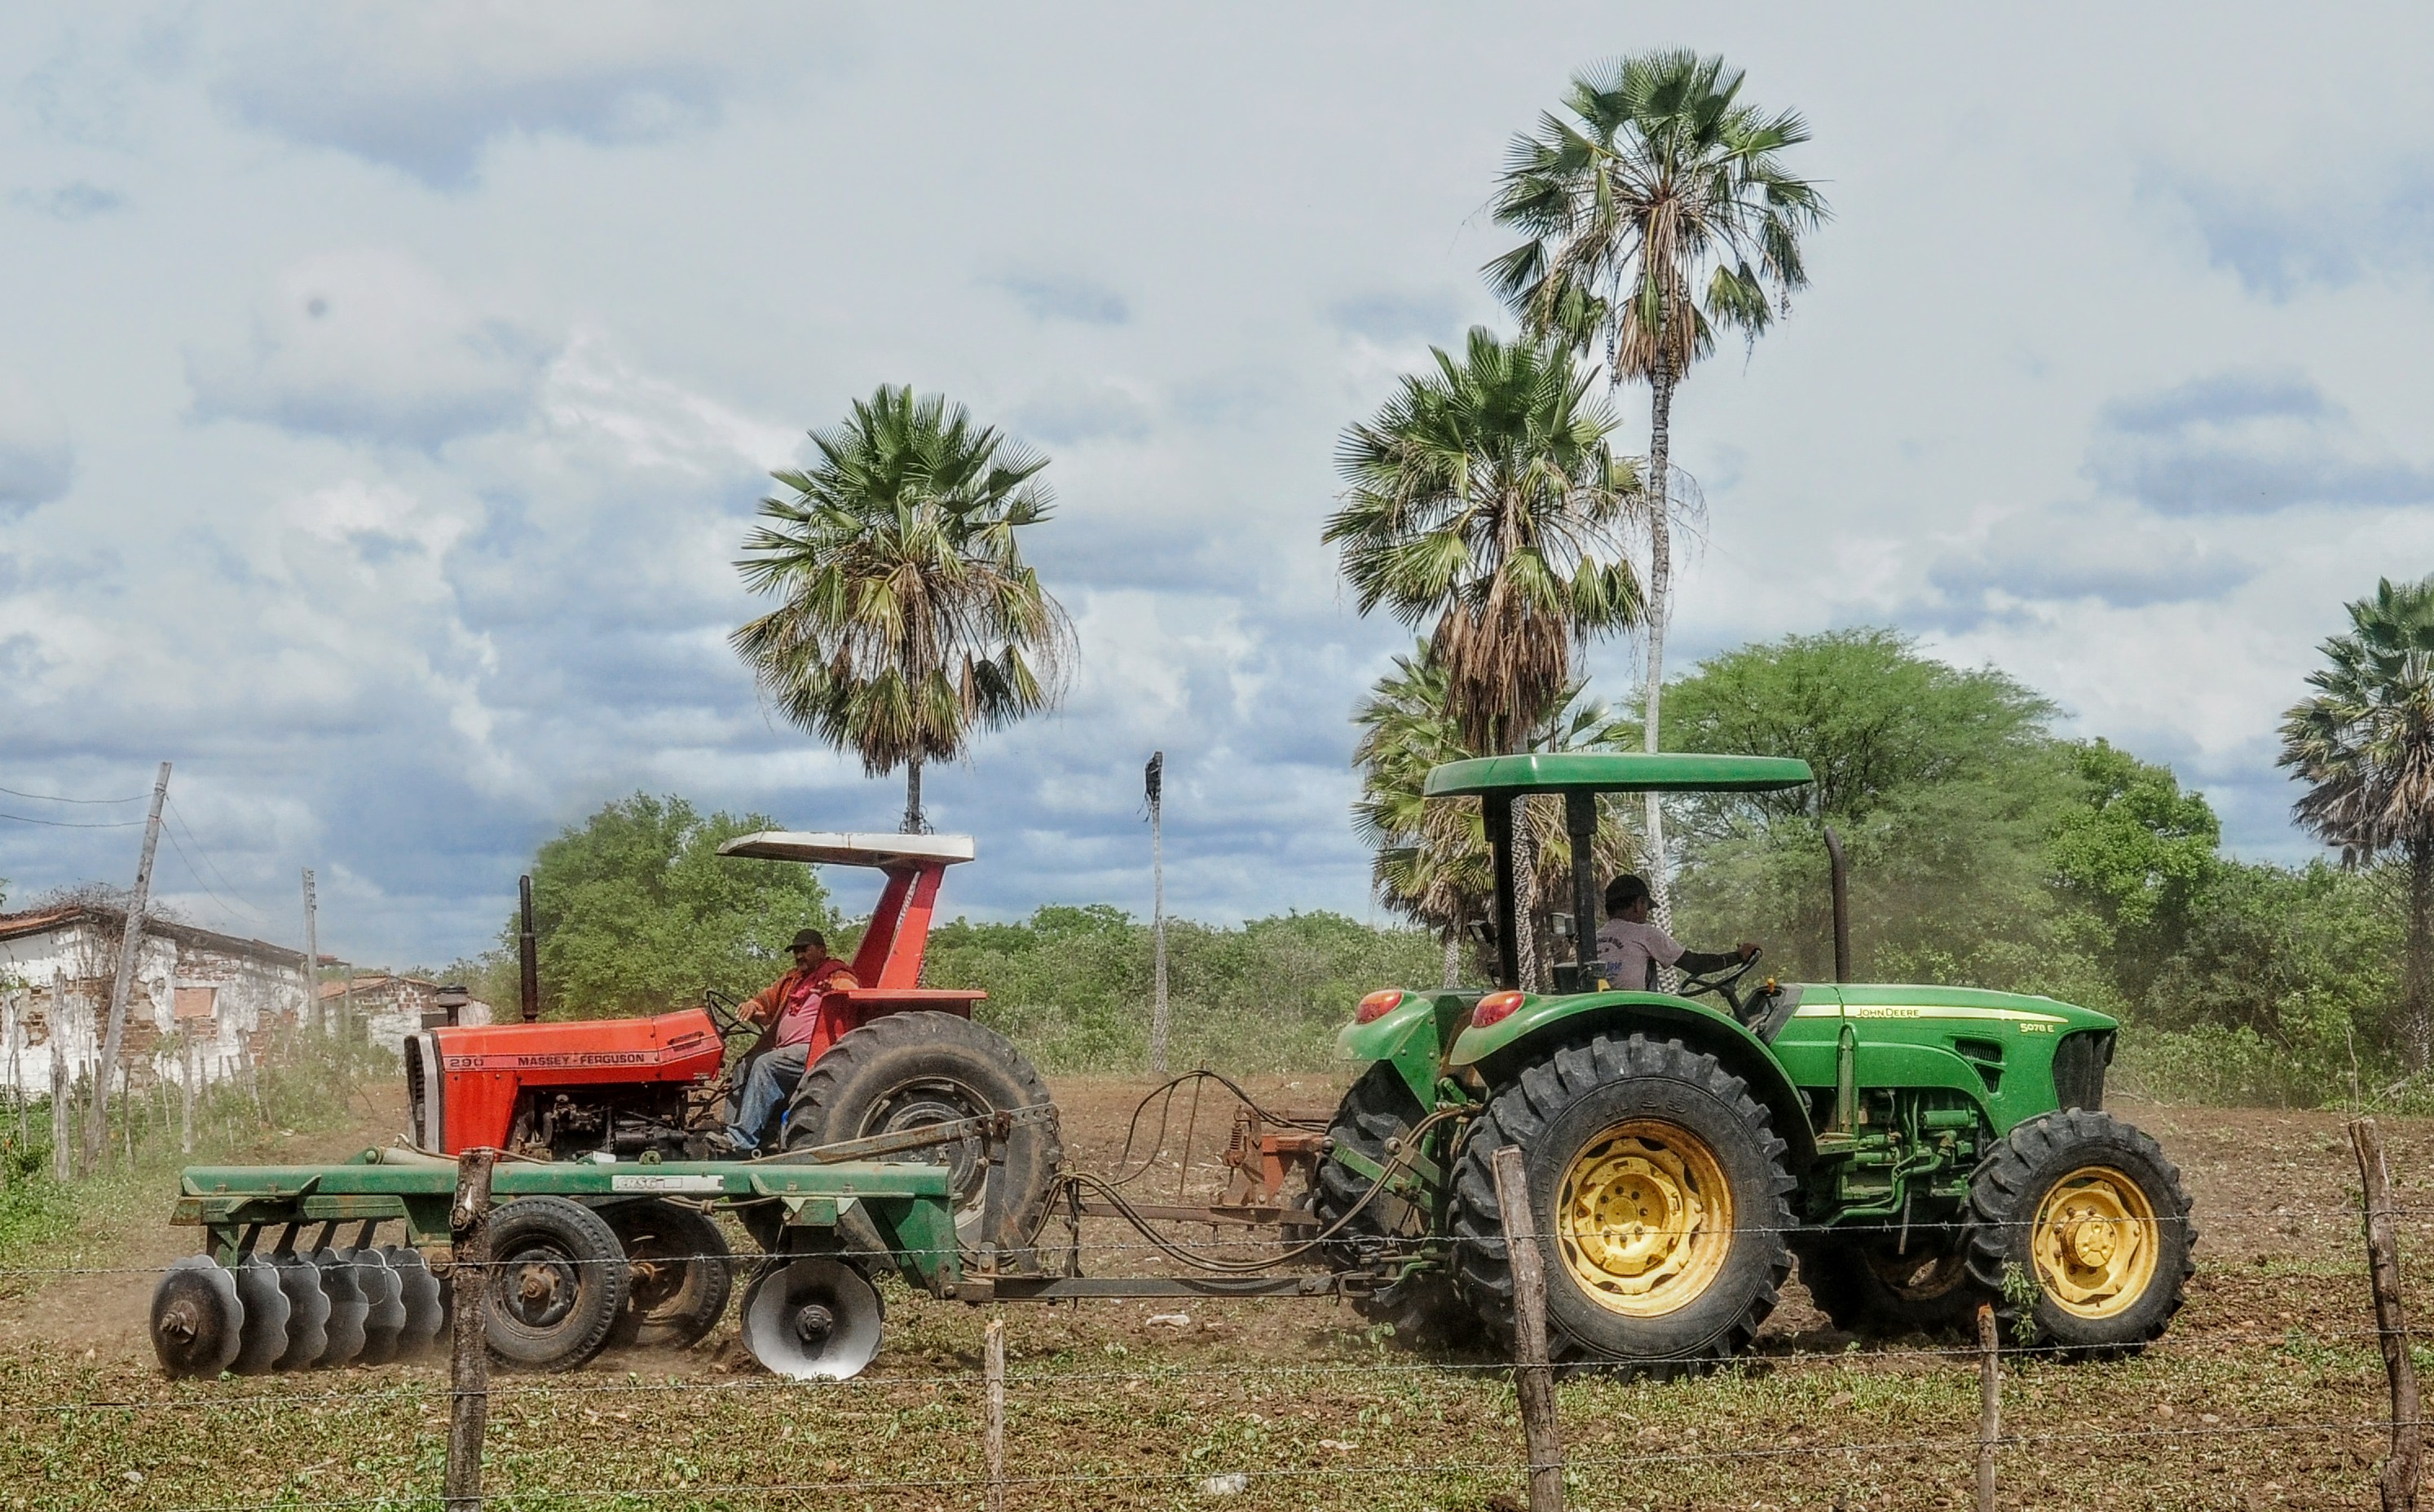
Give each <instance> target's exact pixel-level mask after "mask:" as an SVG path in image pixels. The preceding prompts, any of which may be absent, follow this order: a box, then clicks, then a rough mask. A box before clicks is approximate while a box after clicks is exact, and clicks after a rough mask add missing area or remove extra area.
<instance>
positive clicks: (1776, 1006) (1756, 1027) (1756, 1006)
mask: <svg viewBox="0 0 2434 1512" xmlns="http://www.w3.org/2000/svg"><path fill="white" fill-rule="evenodd" d="M1799 1007H1800V984H1799V983H1797V982H1786V983H1783V984H1782V985H1780V986H1778V987H1777V988H1775V989H1774V991H1772V992H1767V991H1763V990H1760V991H1757V992H1753V993H1751V994H1750V995H1749V998H1748V1000H1747V1001H1745V1002H1744V1003H1742V1005H1741V1023H1742V1024H1743V1025H1744V1026H1745V1027H1747V1028H1748V1030H1749V1032H1750V1033H1752V1034H1754V1035H1756V1036H1757V1037H1758V1040H1759V1041H1760V1042H1762V1043H1765V1044H1770V1045H1771V1044H1773V1043H1774V1037H1775V1036H1776V1035H1779V1034H1781V1033H1782V1032H1783V1026H1784V1025H1785V1024H1788V1023H1790V1022H1791V1016H1792V1014H1793V1013H1794V1012H1796V1011H1798V1009H1799Z"/></svg>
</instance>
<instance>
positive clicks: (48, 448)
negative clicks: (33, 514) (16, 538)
mask: <svg viewBox="0 0 2434 1512" xmlns="http://www.w3.org/2000/svg"><path fill="white" fill-rule="evenodd" d="M75 481H76V446H75V443H74V442H72V441H71V440H70V439H69V438H68V430H67V422H66V421H65V420H63V419H62V418H61V417H60V412H59V409H58V406H57V405H55V404H52V403H51V402H50V401H49V400H48V399H46V398H45V397H43V395H42V394H41V393H40V392H38V391H37V390H36V389H35V387H34V386H33V385H32V384H30V383H28V382H26V380H25V379H23V378H20V377H17V376H15V375H13V374H10V373H7V372H0V521H6V520H8V519H9V518H10V517H11V516H13V515H20V514H23V513H25V512H26V510H28V509H31V508H33V507H35V506H36V505H42V504H48V503H50V502H51V501H52V500H54V499H57V498H60V497H61V496H62V495H64V494H65V493H66V492H67V491H68V488H69V486H70V485H71V484H73V483H74V482H75Z"/></svg>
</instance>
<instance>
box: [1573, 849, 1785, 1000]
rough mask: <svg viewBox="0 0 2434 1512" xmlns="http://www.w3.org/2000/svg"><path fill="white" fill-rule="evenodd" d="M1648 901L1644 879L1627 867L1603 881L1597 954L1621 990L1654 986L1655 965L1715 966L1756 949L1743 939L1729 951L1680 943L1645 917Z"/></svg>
mask: <svg viewBox="0 0 2434 1512" xmlns="http://www.w3.org/2000/svg"><path fill="white" fill-rule="evenodd" d="M1653 901H1654V900H1653V899H1652V898H1651V896H1650V894H1649V891H1648V884H1647V882H1646V881H1645V880H1644V879H1642V878H1639V877H1635V876H1632V875H1631V874H1629V873H1628V872H1626V873H1624V874H1623V875H1622V876H1620V877H1617V878H1615V879H1614V880H1613V881H1612V882H1610V883H1607V884H1606V885H1605V925H1604V927H1603V928H1602V929H1600V930H1599V931H1598V936H1597V937H1598V959H1599V960H1601V961H1603V962H1604V963H1605V966H1606V979H1607V980H1608V981H1610V982H1612V983H1613V984H1614V985H1615V986H1616V987H1617V988H1620V989H1621V990H1623V991H1626V992H1654V991H1656V990H1657V986H1656V969H1657V968H1658V967H1660V966H1673V967H1679V968H1680V969H1681V970H1683V971H1692V972H1699V971H1723V969H1724V968H1726V967H1728V966H1738V965H1740V963H1741V962H1743V961H1746V960H1748V959H1749V958H1750V957H1751V956H1753V955H1756V954H1757V946H1755V945H1751V944H1748V943H1746V942H1744V943H1743V944H1741V945H1740V946H1739V947H1737V948H1735V949H1734V950H1733V951H1732V952H1731V953H1730V954H1708V953H1707V952H1706V951H1693V950H1685V949H1683V948H1682V946H1681V944H1680V942H1679V941H1677V940H1675V939H1674V938H1673V936H1671V935H1668V934H1667V933H1665V931H1663V930H1661V929H1659V928H1657V927H1656V926H1655V925H1654V924H1652V923H1650V922H1649V921H1648V909H1649V905H1650V903H1651V902H1653ZM1643 984H1644V985H1643Z"/></svg>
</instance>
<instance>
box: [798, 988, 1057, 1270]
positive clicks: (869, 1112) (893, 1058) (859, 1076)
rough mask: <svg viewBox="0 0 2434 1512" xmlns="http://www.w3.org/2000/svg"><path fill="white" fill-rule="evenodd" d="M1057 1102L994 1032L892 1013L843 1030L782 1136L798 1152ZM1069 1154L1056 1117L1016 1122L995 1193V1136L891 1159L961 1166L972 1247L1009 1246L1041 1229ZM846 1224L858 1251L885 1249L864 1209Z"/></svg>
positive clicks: (964, 1236) (961, 1217) (814, 1068)
mask: <svg viewBox="0 0 2434 1512" xmlns="http://www.w3.org/2000/svg"><path fill="white" fill-rule="evenodd" d="M1049 1100H1050V1099H1049V1096H1048V1086H1047V1084H1046V1083H1045V1082H1043V1081H1041V1080H1040V1079H1039V1073H1038V1072H1037V1071H1035V1070H1033V1069H1032V1066H1031V1062H1030V1061H1028V1060H1025V1059H1024V1058H1023V1057H1022V1053H1021V1052H1020V1051H1019V1050H1017V1049H1015V1048H1014V1045H1013V1042H1012V1041H1010V1040H1007V1039H1006V1038H1005V1036H1003V1035H1002V1034H999V1033H998V1032H997V1031H996V1030H994V1029H989V1028H985V1027H983V1026H982V1025H980V1024H977V1023H974V1022H971V1021H970V1020H969V1019H965V1018H959V1017H957V1016H956V1015H954V1014H951V1013H933V1012H928V1011H920V1012H909V1013H891V1014H888V1015H886V1016H885V1017H883V1018H879V1019H873V1020H872V1021H871V1022H868V1023H866V1024H864V1025H863V1026H862V1027H861V1028H859V1029H856V1030H854V1031H853V1032H852V1033H850V1034H848V1035H846V1036H845V1037H844V1038H842V1039H840V1040H837V1042H836V1043H835V1044H833V1045H831V1046H830V1047H829V1051H828V1054H826V1055H824V1056H822V1057H820V1058H819V1059H817V1060H815V1061H814V1062H813V1063H812V1065H811V1067H810V1069H808V1070H806V1071H805V1072H804V1073H803V1077H802V1080H800V1081H798V1082H797V1083H796V1084H795V1095H794V1099H793V1101H792V1102H790V1103H789V1104H788V1105H787V1108H786V1137H785V1143H786V1148H788V1149H790V1150H801V1149H809V1148H811V1147H813V1146H814V1145H819V1144H837V1143H843V1142H845V1141H847V1140H858V1139H866V1138H868V1137H870V1136H872V1135H876V1134H896V1133H901V1132H905V1131H907V1130H911V1129H917V1128H921V1127H924V1126H926V1125H934V1124H951V1123H956V1122H960V1121H961V1120H964V1119H968V1118H985V1117H986V1116H987V1115H989V1114H991V1113H996V1112H1003V1111H1009V1110H1011V1109H1014V1108H1030V1107H1035V1106H1037V1105H1040V1104H1044V1103H1047V1102H1048V1101H1049ZM1064 1154H1065V1152H1064V1147H1063V1145H1062V1144H1061V1143H1059V1141H1058V1139H1057V1130H1056V1125H1055V1122H1054V1119H1037V1120H1033V1121H1029V1122H1025V1123H1020V1124H1017V1125H1014V1128H1013V1131H1012V1133H1010V1134H1009V1135H1008V1136H1007V1138H1006V1142H1005V1164H1004V1166H1003V1168H1002V1169H1000V1170H999V1171H998V1173H997V1177H996V1186H997V1191H996V1193H995V1194H991V1193H990V1192H989V1191H988V1186H989V1184H990V1183H989V1167H988V1163H987V1160H986V1146H985V1144H984V1143H983V1142H982V1141H981V1140H980V1139H978V1138H972V1139H964V1140H956V1141H952V1142H951V1143H944V1144H939V1145H936V1146H933V1147H930V1148H925V1149H917V1150H910V1151H907V1152H905V1153H904V1154H901V1155H891V1156H889V1157H887V1159H889V1160H928V1161H931V1162H933V1163H935V1164H942V1165H945V1166H947V1167H948V1168H949V1169H950V1170H951V1172H952V1177H951V1180H952V1187H953V1199H952V1200H953V1202H954V1205H955V1237H956V1239H957V1240H958V1241H959V1242H960V1243H961V1244H962V1246H964V1248H966V1249H975V1248H978V1247H979V1246H981V1245H983V1244H992V1245H995V1246H998V1248H999V1249H1001V1250H1007V1249H1014V1248H1018V1247H1020V1246H1021V1245H1022V1244H1023V1243H1024V1242H1025V1241H1026V1240H1027V1239H1028V1238H1029V1236H1030V1234H1031V1232H1032V1230H1033V1229H1035V1228H1037V1224H1038V1219H1039V1217H1040V1214H1041V1213H1042V1212H1043V1211H1045V1208H1046V1205H1047V1200H1048V1183H1049V1180H1050V1179H1051V1178H1052V1177H1054V1176H1055V1174H1056V1164H1057V1162H1058V1161H1059V1160H1063V1159H1064ZM992 1195H994V1197H995V1200H994V1201H992V1200H990V1198H991V1197H992ZM837 1232H838V1234H839V1236H840V1237H841V1238H842V1239H843V1240H844V1242H845V1246H846V1248H847V1249H848V1251H850V1252H852V1253H856V1254H868V1255H872V1256H873V1258H874V1259H876V1258H877V1255H876V1252H877V1251H880V1250H882V1249H883V1248H884V1247H885V1244H884V1241H883V1240H882V1239H881V1237H880V1234H879V1230H878V1229H876V1228H874V1227H872V1225H871V1222H870V1220H869V1218H867V1217H866V1216H865V1215H864V1214H863V1212H862V1211H861V1210H860V1209H859V1208H858V1207H857V1208H856V1209H854V1210H853V1211H848V1213H846V1214H845V1216H844V1217H843V1219H841V1220H840V1221H839V1223H838V1225H837Z"/></svg>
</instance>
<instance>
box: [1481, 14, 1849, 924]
mask: <svg viewBox="0 0 2434 1512" xmlns="http://www.w3.org/2000/svg"><path fill="white" fill-rule="evenodd" d="M1740 89H1741V73H1740V70H1739V69H1735V68H1728V67H1726V66H1725V64H1724V60H1723V59H1721V58H1701V57H1700V56H1698V55H1697V54H1696V53H1692V52H1688V51H1680V50H1675V51H1658V52H1648V53H1641V54H1638V55H1637V56H1635V57H1630V58H1624V59H1620V60H1617V61H1614V62H1611V63H1608V64H1605V65H1603V66H1601V67H1598V68H1594V69H1589V70H1585V71H1583V72H1582V73H1580V74H1577V75H1575V76H1573V78H1572V84H1571V89H1570V90H1569V92H1568V93H1567V94H1566V95H1565V96H1564V104H1563V108H1562V109H1561V110H1560V111H1554V112H1548V113H1547V114H1545V115H1542V116H1541V117H1539V120H1538V127H1537V129H1536V130H1535V131H1531V132H1523V133H1521V134H1520V135H1517V136H1516V137H1515V138H1514V139H1513V145H1512V148H1511V151H1510V153H1509V154H1508V157H1507V160H1506V164H1505V169H1504V172H1503V175H1502V178H1501V180H1500V184H1499V187H1498V193H1497V196H1496V199H1495V202H1494V205H1495V214H1496V219H1497V221H1498V222H1499V223H1500V224H1501V225H1506V226H1510V227H1513V228H1515V229H1516V230H1517V231H1519V232H1521V233H1522V234H1523V235H1524V236H1525V237H1527V238H1528V239H1527V240H1526V241H1524V242H1522V243H1521V244H1520V245H1519V246H1517V247H1516V248H1514V249H1512V250H1511V251H1509V252H1507V253H1505V254H1504V255H1503V256H1501V257H1500V258H1498V259H1496V260H1495V261H1494V262H1492V263H1490V264H1488V265H1487V269H1486V271H1487V277H1488V282H1489V283H1490V284H1491V285H1492V286H1493V287H1494V288H1495V289H1496V291H1497V293H1498V294H1500V295H1501V296H1502V297H1503V298H1504V300H1505V301H1507V302H1508V303H1509V304H1511V306H1512V307H1513V309H1514V311H1515V312H1516V313H1517V314H1518V315H1519V316H1520V318H1521V320H1522V322H1523V325H1524V327H1525V329H1527V330H1529V331H1532V332H1534V333H1539V334H1544V335H1553V336H1556V337H1559V338H1561V339H1563V340H1565V341H1568V342H1570V343H1571V344H1573V345H1574V346H1576V347H1578V348H1580V349H1581V350H1582V351H1584V352H1603V358H1604V362H1605V367H1606V375H1607V380H1608V381H1609V382H1610V383H1612V384H1615V385H1620V384H1622V383H1624V382H1627V381H1631V380H1640V381H1644V382H1645V383H1647V385H1648V386H1649V389H1650V402H1649V426H1648V436H1649V442H1648V453H1649V457H1648V460H1649V468H1648V477H1649V486H1650V488H1651V490H1653V492H1654V497H1653V498H1652V499H1651V500H1650V501H1649V504H1648V507H1647V509H1646V513H1645V518H1646V523H1647V527H1648V532H1649V563H1648V614H1647V638H1648V682H1647V691H1646V695H1645V696H1646V708H1645V710H1644V711H1643V715H1642V720H1641V723H1642V727H1643V728H1642V730H1641V736H1642V739H1643V740H1644V741H1645V742H1646V748H1647V749H1649V750H1652V751H1653V750H1655V749H1656V748H1657V747H1658V714H1659V710H1658V704H1659V702H1660V700H1661V698H1662V695H1663V693H1664V687H1665V621H1666V615H1667V613H1668V612H1669V610H1670V607H1671V606H1670V604H1669V602H1668V596H1669V594H1670V593H1671V590H1672V573H1673V564H1672V543H1671V518H1670V517H1671V495H1672V488H1671V455H1672V426H1673V391H1674V389H1675V388H1676V387H1678V386H1679V385H1680V384H1681V382H1682V380H1683V379H1684V378H1685V377H1687V376H1688V374H1689V371H1690V365H1691V364H1692V363H1693V362H1695V361H1697V360H1698V359H1699V358H1700V357H1703V356H1705V355H1706V354H1707V352H1709V351H1711V350H1712V349H1713V348H1714V345H1715V335H1716V332H1717V331H1718V330H1720V329H1732V330H1738V331H1740V332H1741V333H1742V334H1743V335H1745V336H1746V337H1747V338H1748V339H1749V340H1751V341H1756V340H1757V336H1758V335H1759V334H1760V333H1762V332H1764V331H1765V330H1766V329H1767V327H1768V326H1769V325H1770V324H1772V323H1773V322H1774V318H1775V316H1776V314H1777V313H1779V312H1781V311H1785V310H1788V309H1789V308H1790V300H1791V293H1792V291H1793V290H1795V289H1799V288H1803V287H1806V286H1807V284H1808V272H1807V269H1806V267H1805V266H1804V265H1803V263H1802V260H1801V249H1800V241H1801V237H1802V236H1803V235H1804V234H1805V233H1806V232H1808V231H1809V230H1811V229H1813V228H1814V227H1815V226H1816V225H1818V224H1819V223H1820V222H1821V221H1823V220H1824V219H1825V218H1826V213H1827V212H1826V200H1825V198H1824V196H1822V195H1821V194H1820V193H1819V192H1818V190H1817V187H1816V186H1815V185H1814V184H1812V183H1810V182H1808V181H1807V180H1802V179H1798V178H1795V177H1793V176H1792V175H1791V173H1790V172H1789V171H1788V170H1787V168H1786V167H1785V164H1784V160H1783V154H1784V152H1785V150H1786V149H1787V148H1790V147H1793V146H1798V145H1799V144H1801V143H1803V142H1806V141H1808V123H1807V122H1806V121H1804V120H1803V119H1802V118H1801V117H1800V115H1799V113H1798V112H1792V111H1784V112H1779V113H1776V114H1772V115H1770V114H1768V113H1767V112H1764V111H1762V110H1760V109H1759V108H1758V107H1757V106H1755V105H1746V104H1743V103H1741V101H1740ZM1647 833H1648V840H1649V846H1650V852H1651V854H1650V881H1651V882H1652V883H1653V884H1654V888H1655V893H1656V909H1657V918H1658V920H1659V922H1660V923H1662V922H1667V921H1669V920H1670V919H1671V902H1670V898H1669V894H1668V889H1667V886H1666V879H1665V868H1664V852H1665V838H1664V837H1665V820H1664V813H1663V810H1662V809H1661V808H1660V806H1659V804H1658V801H1657V796H1656V795H1655V794H1654V793H1651V794H1650V795H1648V831H1647Z"/></svg>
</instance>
